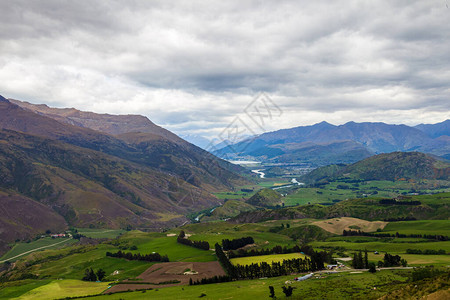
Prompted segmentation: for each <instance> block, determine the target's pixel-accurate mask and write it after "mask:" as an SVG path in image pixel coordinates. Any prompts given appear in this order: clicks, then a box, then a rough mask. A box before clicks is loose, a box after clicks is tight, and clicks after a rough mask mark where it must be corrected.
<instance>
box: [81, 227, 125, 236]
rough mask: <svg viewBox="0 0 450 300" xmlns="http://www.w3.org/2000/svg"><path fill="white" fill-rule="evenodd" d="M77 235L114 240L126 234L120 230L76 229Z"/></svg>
mask: <svg viewBox="0 0 450 300" xmlns="http://www.w3.org/2000/svg"><path fill="white" fill-rule="evenodd" d="M77 230H78V233H79V234H82V235H84V236H86V237H90V238H93V239H102V238H104V239H114V238H116V237H118V236H119V235H121V234H123V233H124V232H126V231H125V230H122V229H93V228H77Z"/></svg>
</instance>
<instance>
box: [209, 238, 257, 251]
mask: <svg viewBox="0 0 450 300" xmlns="http://www.w3.org/2000/svg"><path fill="white" fill-rule="evenodd" d="M254 243H255V241H254V240H253V238H252V237H251V236H247V237H243V238H238V239H233V240H231V241H230V240H229V239H224V240H222V247H223V250H225V251H228V250H236V249H239V248H242V247H244V246H246V245H250V244H254ZM208 249H209V248H208Z"/></svg>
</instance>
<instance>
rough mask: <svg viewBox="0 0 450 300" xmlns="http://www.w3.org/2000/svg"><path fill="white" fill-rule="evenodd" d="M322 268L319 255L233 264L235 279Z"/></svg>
mask: <svg viewBox="0 0 450 300" xmlns="http://www.w3.org/2000/svg"><path fill="white" fill-rule="evenodd" d="M318 259H319V260H318ZM324 268H325V266H324V262H323V261H321V260H320V255H318V256H315V257H311V259H309V258H305V259H301V258H293V259H285V260H283V261H282V262H272V263H271V264H268V263H266V262H261V263H259V264H257V263H253V264H250V265H236V266H234V269H235V274H236V279H254V278H261V277H277V276H286V275H289V274H292V273H304V272H311V271H318V270H323V269H324Z"/></svg>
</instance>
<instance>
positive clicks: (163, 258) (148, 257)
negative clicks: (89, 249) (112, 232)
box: [106, 250, 169, 262]
mask: <svg viewBox="0 0 450 300" xmlns="http://www.w3.org/2000/svg"><path fill="white" fill-rule="evenodd" d="M106 256H109V257H116V258H125V259H128V260H142V261H160V262H168V261H169V257H168V256H167V255H161V254H159V253H156V252H155V253H150V254H140V253H135V254H133V253H131V252H122V251H120V250H119V251H118V252H116V253H111V252H106Z"/></svg>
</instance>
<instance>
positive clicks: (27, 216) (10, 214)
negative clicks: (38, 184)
mask: <svg viewBox="0 0 450 300" xmlns="http://www.w3.org/2000/svg"><path fill="white" fill-rule="evenodd" d="M0 215H1V217H0V253H2V252H3V251H2V250H4V249H3V247H2V245H3V246H5V245H6V244H7V243H8V242H12V241H15V240H16V239H27V238H30V237H32V236H35V235H36V234H39V233H43V232H45V231H46V230H48V229H52V230H54V231H55V232H57V231H62V230H64V229H66V227H67V223H66V221H65V220H64V218H63V217H62V216H60V215H58V214H57V213H56V212H55V211H53V210H52V209H51V208H49V207H48V206H46V205H44V204H41V203H39V202H37V201H34V200H32V199H30V198H28V197H25V196H23V195H20V194H17V193H15V192H14V191H11V190H3V189H0Z"/></svg>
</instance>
